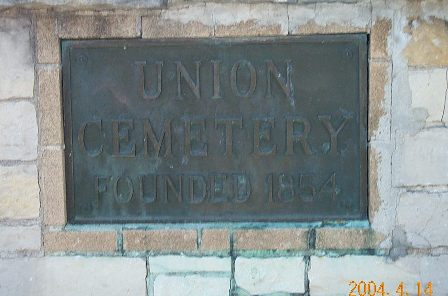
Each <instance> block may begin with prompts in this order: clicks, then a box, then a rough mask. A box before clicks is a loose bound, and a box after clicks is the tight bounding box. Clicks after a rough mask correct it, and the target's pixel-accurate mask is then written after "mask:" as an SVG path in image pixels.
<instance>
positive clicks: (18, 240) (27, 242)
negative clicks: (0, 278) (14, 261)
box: [0, 225, 41, 289]
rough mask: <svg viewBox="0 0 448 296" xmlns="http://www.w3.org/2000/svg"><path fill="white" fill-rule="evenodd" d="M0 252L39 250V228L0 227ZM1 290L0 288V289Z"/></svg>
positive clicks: (35, 226) (34, 226)
mask: <svg viewBox="0 0 448 296" xmlns="http://www.w3.org/2000/svg"><path fill="white" fill-rule="evenodd" d="M0 237H1V239H0V252H1V251H3V252H5V251H6V252H13V251H19V252H20V251H36V250H39V249H40V245H41V239H40V237H41V233H40V227H39V226H37V225H33V226H6V225H3V226H0ZM0 289H1V287H0Z"/></svg>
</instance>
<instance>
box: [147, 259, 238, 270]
mask: <svg viewBox="0 0 448 296" xmlns="http://www.w3.org/2000/svg"><path fill="white" fill-rule="evenodd" d="M148 262H149V270H150V272H151V273H171V272H211V271H213V272H228V273H229V274H230V265H231V260H230V257H227V258H219V257H187V256H172V255H169V256H154V257H149V258H148Z"/></svg>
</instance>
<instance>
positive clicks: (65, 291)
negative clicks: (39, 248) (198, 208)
mask: <svg viewBox="0 0 448 296" xmlns="http://www.w3.org/2000/svg"><path fill="white" fill-rule="evenodd" d="M145 276H146V264H145V260H142V259H140V258H107V257H90V258H86V257H45V258H17V259H2V260H0V282H1V283H2V284H1V285H0V294H1V295H14V296H28V295H33V296H48V295H64V296H79V295H95V296H106V295H107V296H145V295H146V279H145Z"/></svg>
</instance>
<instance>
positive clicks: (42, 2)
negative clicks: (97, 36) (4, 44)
mask: <svg viewBox="0 0 448 296" xmlns="http://www.w3.org/2000/svg"><path fill="white" fill-rule="evenodd" d="M163 4H164V1H162V0H145V1H141V0H0V6H13V5H14V6H26V7H32V8H47V7H50V8H57V7H63V9H66V10H70V9H71V10H75V9H110V8H119V9H129V8H156V7H162V6H163Z"/></svg>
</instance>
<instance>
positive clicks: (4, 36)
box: [0, 18, 34, 100]
mask: <svg viewBox="0 0 448 296" xmlns="http://www.w3.org/2000/svg"><path fill="white" fill-rule="evenodd" d="M30 27H31V22H30V21H29V20H28V19H24V18H0V40H1V42H0V64H1V67H0V100H2V99H7V98H29V97H32V96H33V87H34V65H33V53H32V50H31V38H30Z"/></svg>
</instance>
